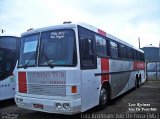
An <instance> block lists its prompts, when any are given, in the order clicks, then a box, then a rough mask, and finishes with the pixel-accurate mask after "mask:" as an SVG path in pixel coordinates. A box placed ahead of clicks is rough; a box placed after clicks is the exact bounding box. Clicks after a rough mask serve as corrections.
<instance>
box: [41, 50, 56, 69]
mask: <svg viewBox="0 0 160 119" xmlns="http://www.w3.org/2000/svg"><path fill="white" fill-rule="evenodd" d="M43 54H44V58H45V59H46V60H47V61H46V62H47V64H48V66H49V67H50V68H53V67H54V65H52V62H50V60H49V58H48V56H47V54H46V53H44V52H43Z"/></svg>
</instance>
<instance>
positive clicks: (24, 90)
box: [18, 72, 27, 93]
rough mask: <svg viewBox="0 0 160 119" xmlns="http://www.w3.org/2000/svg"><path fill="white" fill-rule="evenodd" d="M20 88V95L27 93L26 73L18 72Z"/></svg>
mask: <svg viewBox="0 0 160 119" xmlns="http://www.w3.org/2000/svg"><path fill="white" fill-rule="evenodd" d="M18 88H19V92H20V93H27V79H26V72H18Z"/></svg>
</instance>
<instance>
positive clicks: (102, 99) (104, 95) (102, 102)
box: [98, 86, 108, 109]
mask: <svg viewBox="0 0 160 119" xmlns="http://www.w3.org/2000/svg"><path fill="white" fill-rule="evenodd" d="M107 104H108V91H107V89H106V88H104V86H102V88H101V90H100V96H99V106H98V107H99V109H104V108H105V107H106V106H107Z"/></svg>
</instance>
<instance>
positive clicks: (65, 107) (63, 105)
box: [55, 103, 71, 111]
mask: <svg viewBox="0 0 160 119" xmlns="http://www.w3.org/2000/svg"><path fill="white" fill-rule="evenodd" d="M55 109H56V110H68V111H69V110H71V107H70V104H69V103H55Z"/></svg>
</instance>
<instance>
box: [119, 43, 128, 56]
mask: <svg viewBox="0 0 160 119" xmlns="http://www.w3.org/2000/svg"><path fill="white" fill-rule="evenodd" d="M120 52H121V53H120V54H121V58H127V48H126V47H125V46H124V45H120Z"/></svg>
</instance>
